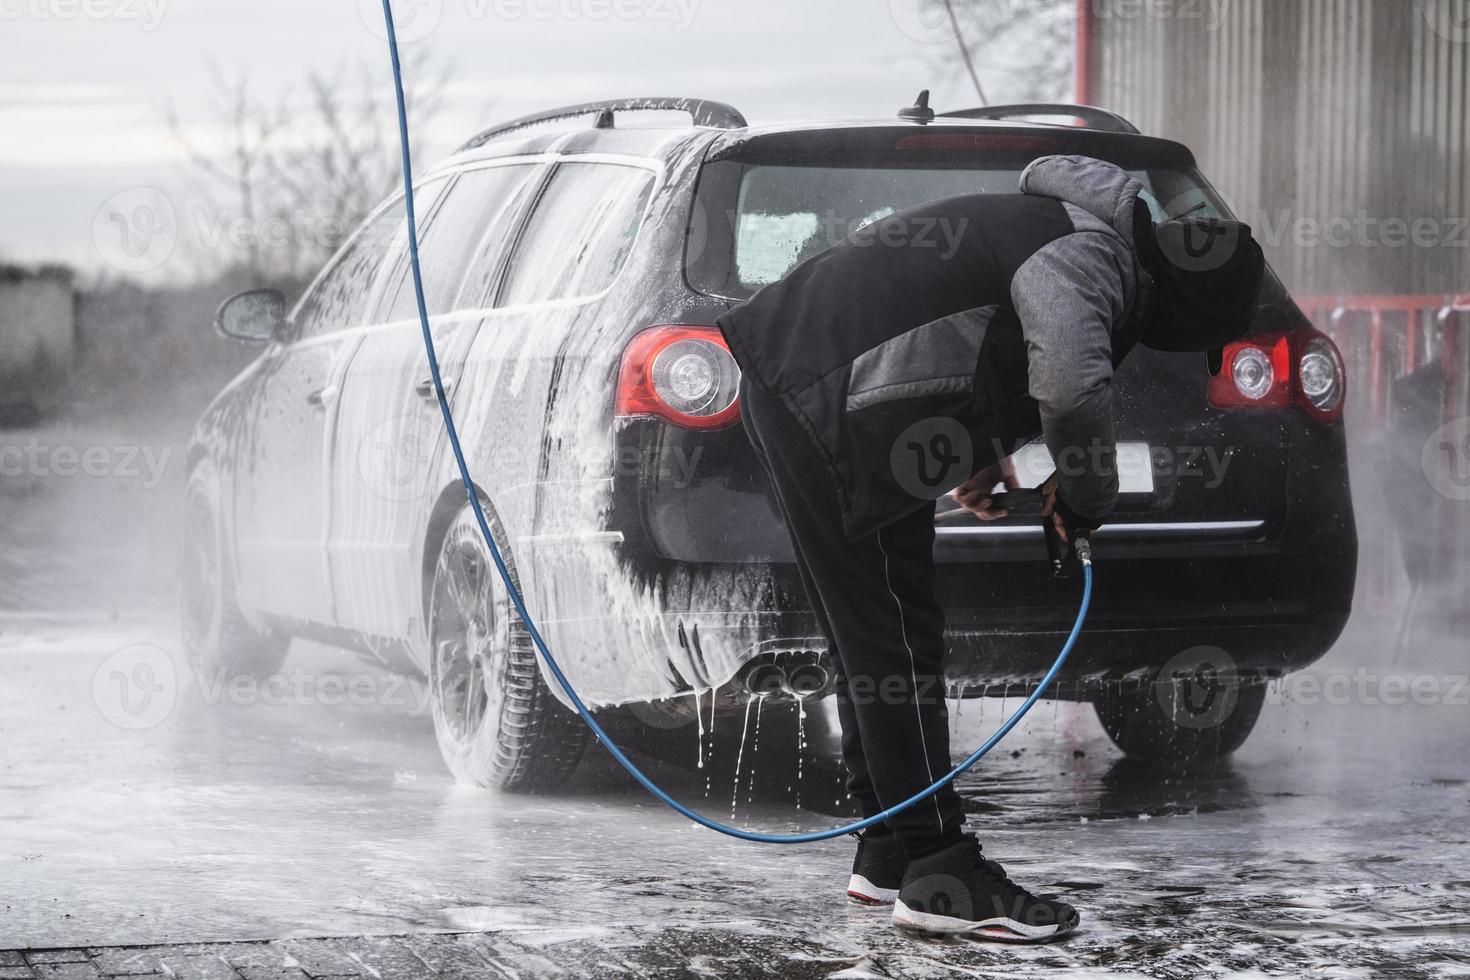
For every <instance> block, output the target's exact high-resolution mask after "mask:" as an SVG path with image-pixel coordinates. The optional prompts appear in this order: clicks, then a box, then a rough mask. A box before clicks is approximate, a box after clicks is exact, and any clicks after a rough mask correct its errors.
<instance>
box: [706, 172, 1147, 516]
mask: <svg viewBox="0 0 1470 980" xmlns="http://www.w3.org/2000/svg"><path fill="white" fill-rule="evenodd" d="M1141 189H1142V185H1141V184H1140V183H1139V182H1138V181H1137V180H1135V179H1133V178H1132V177H1129V176H1128V174H1127V173H1125V172H1124V171H1123V170H1120V169H1119V168H1118V167H1115V166H1113V165H1112V164H1109V163H1104V162H1102V161H1100V160H1094V159H1091V158H1088V157H1045V158H1043V159H1041V160H1038V161H1036V162H1035V163H1033V164H1032V165H1031V166H1030V167H1029V168H1028V169H1027V170H1026V172H1025V173H1024V174H1023V175H1022V177H1021V191H1022V193H1020V194H989V195H975V196H968V197H958V198H952V199H949V200H945V201H938V202H935V203H932V204H926V205H922V206H920V207H917V208H912V209H909V210H907V211H901V212H898V213H896V214H893V215H889V216H888V217H886V218H883V219H881V220H879V221H877V222H875V223H873V224H872V225H869V226H868V227H866V228H864V229H862V230H860V231H858V232H857V233H855V234H854V235H852V236H850V237H849V238H847V239H846V240H844V241H842V242H840V243H838V244H837V245H836V246H834V247H833V248H831V249H828V250H827V251H825V252H823V253H822V254H820V255H817V256H815V257H813V258H812V259H810V260H808V261H806V262H804V263H802V264H801V265H799V266H797V267H796V268H795V269H793V270H792V271H791V272H790V273H789V274H788V275H787V276H786V277H785V278H784V279H782V280H780V281H779V282H775V283H772V284H771V285H769V286H767V287H765V288H764V289H762V290H761V291H760V292H758V293H757V294H756V295H755V296H754V297H752V298H751V299H750V300H749V301H748V302H746V303H744V304H742V305H741V306H739V307H736V308H735V309H733V310H731V311H730V312H729V313H727V314H726V315H725V316H723V317H721V318H720V320H719V326H720V329H721V330H722V331H723V333H724V335H725V339H726V341H727V342H728V343H729V345H730V350H731V353H732V354H733V355H734V357H735V360H736V361H737V363H739V365H740V368H741V370H742V371H743V372H744V375H745V380H746V383H748V384H753V385H758V386H760V387H761V388H762V389H764V390H765V391H766V392H767V393H768V394H770V395H771V396H773V397H775V398H777V399H779V400H780V402H781V404H782V405H784V406H785V408H786V410H787V411H789V412H790V413H791V414H792V415H793V416H794V417H795V418H796V420H797V421H798V422H799V423H800V425H801V426H802V428H803V429H804V430H805V431H806V433H807V435H808V436H809V437H810V438H811V441H812V450H813V451H814V452H816V453H818V454H819V455H820V456H821V458H822V460H823V461H824V462H825V463H826V465H827V468H828V470H829V471H830V472H831V474H832V477H833V479H834V480H835V481H836V484H837V489H838V494H839V497H840V499H841V502H842V508H843V520H844V524H845V527H846V530H847V532H848V534H849V535H852V536H857V535H861V534H865V533H869V532H872V531H874V530H877V529H878V528H881V527H883V526H884V525H886V524H888V523H890V522H892V521H894V520H896V519H898V518H899V517H902V516H904V515H906V514H908V513H911V512H912V511H913V510H914V509H916V508H918V507H921V506H924V505H925V504H926V503H927V502H928V501H930V500H933V499H935V498H937V497H939V496H940V495H942V494H944V493H946V492H948V491H949V490H951V489H953V488H954V487H956V486H958V485H959V484H960V483H962V482H964V481H965V480H966V479H968V478H969V477H970V476H971V475H973V474H974V472H975V471H976V470H978V469H980V468H981V467H983V466H986V465H988V464H990V463H992V462H994V461H995V459H997V458H998V457H1000V456H1004V455H1007V454H1009V453H1011V452H1014V451H1015V449H1017V448H1019V446H1020V445H1022V444H1023V443H1025V442H1027V441H1029V440H1031V439H1034V438H1035V437H1036V436H1037V435H1042V436H1043V437H1044V438H1045V440H1046V444H1047V447H1048V448H1049V449H1050V450H1051V453H1052V456H1053V458H1054V459H1055V460H1056V461H1057V464H1058V470H1059V472H1060V474H1061V477H1062V481H1061V489H1060V492H1059V497H1060V499H1061V500H1062V502H1063V503H1064V505H1065V506H1066V507H1068V508H1069V509H1070V510H1071V511H1073V512H1074V513H1076V514H1078V515H1081V516H1083V517H1088V518H1099V519H1100V518H1102V517H1105V516H1107V514H1109V513H1110V512H1111V511H1112V509H1113V505H1114V502H1115V499H1116V496H1117V473H1116V467H1115V465H1114V434H1113V410H1112V376H1113V369H1114V368H1115V367H1116V366H1117V364H1119V363H1121V361H1122V358H1123V356H1124V355H1125V354H1126V353H1127V352H1128V350H1130V349H1131V348H1132V346H1133V344H1134V343H1135V342H1136V341H1137V339H1138V335H1139V333H1140V332H1141V330H1142V326H1143V319H1144V317H1143V309H1144V307H1145V306H1146V305H1147V303H1146V299H1147V297H1146V292H1147V288H1148V287H1147V283H1148V278H1147V276H1145V275H1143V274H1142V270H1141V267H1140V262H1139V256H1138V251H1137V249H1136V247H1135V244H1134V243H1135V239H1137V240H1142V239H1143V237H1144V236H1145V234H1147V235H1150V236H1151V234H1152V226H1151V225H1150V224H1149V215H1148V209H1147V206H1146V205H1145V204H1144V203H1143V202H1141V201H1139V200H1138V195H1139V192H1140V191H1141ZM941 222H944V223H947V225H944V226H943V228H944V234H936V233H935V229H936V227H939V225H938V223H941ZM955 238H958V241H959V245H958V248H953V247H945V246H944V245H943V244H941V243H948V242H950V241H952V240H954V239H955Z"/></svg>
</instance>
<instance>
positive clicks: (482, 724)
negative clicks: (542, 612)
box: [429, 504, 587, 790]
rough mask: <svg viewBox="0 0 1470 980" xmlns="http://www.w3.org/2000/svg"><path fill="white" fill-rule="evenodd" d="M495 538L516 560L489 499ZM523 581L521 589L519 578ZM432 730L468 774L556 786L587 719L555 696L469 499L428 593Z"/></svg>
mask: <svg viewBox="0 0 1470 980" xmlns="http://www.w3.org/2000/svg"><path fill="white" fill-rule="evenodd" d="M486 517H487V519H489V521H490V524H491V528H492V530H493V531H494V533H495V535H496V538H495V543H496V546H497V547H498V548H499V549H500V553H501V556H502V557H503V558H504V559H505V562H506V566H507V568H509V569H510V571H511V575H512V578H513V580H515V579H514V576H515V565H514V563H513V561H512V558H511V555H510V552H509V551H508V549H507V548H506V544H505V540H504V536H503V535H502V534H501V533H500V530H499V523H498V522H497V521H496V520H495V519H494V517H493V516H492V514H491V513H490V511H489V508H488V506H487V507H486ZM515 581H517V587H518V588H519V580H515ZM429 691H430V702H431V705H432V708H433V714H434V731H435V734H436V735H437V736H438V739H439V749H440V751H441V752H442V753H443V755H444V761H445V763H447V764H448V766H449V770H450V772H452V773H453V774H454V777H455V779H457V780H459V781H460V782H463V783H471V784H474V785H477V786H486V787H491V788H495V789H507V790H537V789H547V788H552V787H555V786H558V785H560V784H562V783H563V781H564V780H565V779H566V778H567V777H568V776H569V775H570V774H571V772H572V770H573V769H575V768H576V766H577V762H578V761H579V760H580V759H581V757H582V750H583V748H584V747H585V746H586V744H587V726H586V725H585V724H584V723H583V722H582V719H581V718H579V717H578V716H577V715H576V714H575V713H573V712H572V711H570V710H568V709H567V708H565V707H563V706H562V704H561V703H560V702H558V701H557V700H556V698H555V697H554V696H553V695H552V693H551V689H550V688H549V687H547V686H546V681H545V680H544V679H543V678H542V676H541V668H540V665H539V664H537V662H536V650H535V648H534V646H533V645H532V641H531V635H530V633H529V632H528V631H527V630H526V627H525V624H524V623H522V622H521V620H520V617H519V616H518V615H517V614H516V611H515V608H514V606H512V605H511V602H510V594H509V593H508V592H507V591H506V588H505V583H504V582H503V581H502V580H501V578H500V572H499V571H498V570H497V569H496V567H495V562H494V560H493V559H492V558H491V556H490V551H489V549H488V548H487V547H486V545H485V540H484V538H483V536H482V535H481V532H480V525H479V522H478V521H477V520H476V519H475V514H474V511H473V510H472V509H471V508H470V507H469V505H468V504H466V505H465V507H464V508H463V509H462V510H461V511H460V512H459V515H458V516H457V517H456V518H455V520H454V523H453V524H451V525H450V527H449V530H448V532H447V533H446V534H445V535H444V540H443V542H442V543H441V544H440V546H439V557H438V560H437V561H436V562H435V564H434V577H433V581H432V583H431V585H430V599H429Z"/></svg>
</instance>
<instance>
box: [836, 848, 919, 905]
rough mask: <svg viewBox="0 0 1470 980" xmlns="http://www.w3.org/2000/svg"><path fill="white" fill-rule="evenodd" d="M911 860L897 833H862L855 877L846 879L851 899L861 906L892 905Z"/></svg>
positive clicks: (853, 862) (854, 860)
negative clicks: (899, 841)
mask: <svg viewBox="0 0 1470 980" xmlns="http://www.w3.org/2000/svg"><path fill="white" fill-rule="evenodd" d="M908 863H909V862H908V858H907V857H905V856H904V853H903V847H902V845H900V844H899V843H898V837H897V836H896V835H894V834H883V835H882V836H880V837H869V836H868V835H866V834H863V835H860V836H859V837H858V849H857V856H856V857H854V858H853V859H852V877H851V878H849V879H847V898H848V900H849V901H852V902H856V903H857V904H859V905H892V904H893V900H894V899H896V898H898V886H899V885H901V884H903V872H904V869H905V868H906V867H908Z"/></svg>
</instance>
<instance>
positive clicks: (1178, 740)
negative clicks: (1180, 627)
mask: <svg viewBox="0 0 1470 980" xmlns="http://www.w3.org/2000/svg"><path fill="white" fill-rule="evenodd" d="M1265 701H1266V686H1265V684H1263V683H1261V682H1260V680H1259V679H1258V678H1254V677H1251V676H1247V675H1241V674H1239V673H1237V672H1236V671H1235V669H1234V664H1233V662H1231V660H1230V658H1229V656H1228V655H1226V654H1225V653H1224V651H1221V650H1218V649H1216V648H1214V647H1195V648H1193V649H1191V650H1186V651H1184V652H1183V653H1181V654H1179V655H1178V656H1176V657H1174V658H1173V659H1172V660H1170V661H1169V663H1168V664H1166V665H1165V667H1164V669H1163V670H1161V671H1160V672H1159V673H1157V674H1155V675H1154V676H1153V677H1152V678H1150V679H1149V680H1147V681H1145V682H1143V683H1137V684H1130V685H1125V686H1121V687H1117V688H1110V689H1107V690H1105V691H1104V692H1103V693H1102V694H1100V695H1098V696H1097V697H1096V698H1094V700H1093V708H1094V709H1095V710H1096V711H1097V717H1098V720H1099V721H1100V722H1102V726H1103V729H1104V730H1105V731H1106V732H1107V733H1108V737H1109V738H1111V739H1112V740H1113V743H1114V744H1115V745H1117V746H1118V748H1120V749H1122V750H1123V752H1124V753H1125V754H1127V755H1128V757H1129V758H1133V759H1141V760H1145V761H1148V762H1154V763H1169V764H1178V765H1188V764H1192V763H1196V764H1197V763H1208V762H1212V761H1215V760H1218V759H1223V758H1225V757H1226V756H1228V755H1230V754H1231V753H1232V752H1234V751H1235V750H1236V749H1238V748H1240V746H1241V745H1242V744H1244V742H1245V740H1246V739H1247V738H1248V737H1249V736H1250V733H1251V730H1252V729H1253V728H1255V725H1256V720H1257V719H1258V718H1260V716H1261V707H1262V705H1264V704H1265Z"/></svg>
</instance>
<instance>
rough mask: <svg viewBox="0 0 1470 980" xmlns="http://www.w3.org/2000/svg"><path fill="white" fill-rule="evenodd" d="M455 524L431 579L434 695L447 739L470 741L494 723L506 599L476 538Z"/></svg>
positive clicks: (505, 647) (505, 642) (505, 640)
mask: <svg viewBox="0 0 1470 980" xmlns="http://www.w3.org/2000/svg"><path fill="white" fill-rule="evenodd" d="M465 530H466V529H464V528H462V527H457V528H456V529H455V532H452V533H451V534H450V538H449V540H448V541H447V542H446V545H445V548H444V550H443V551H442V552H441V554H440V558H439V567H438V569H437V571H436V574H435V577H434V606H433V612H434V620H433V630H434V637H433V655H434V678H435V696H436V699H437V701H438V704H439V707H440V710H441V713H442V715H443V720H444V724H445V727H446V728H447V732H448V735H449V736H450V738H451V740H452V741H453V742H455V743H456V744H458V745H459V746H460V747H462V748H465V747H468V746H470V745H472V744H473V743H474V742H475V741H476V739H477V738H478V737H479V735H480V734H481V732H482V731H483V730H484V729H485V728H486V726H487V724H489V723H495V724H498V723H499V716H500V708H501V706H502V704H503V701H504V697H503V693H502V691H501V689H500V683H499V679H500V676H501V672H502V671H503V670H504V666H505V659H506V657H507V656H508V653H509V645H510V637H509V630H508V628H507V627H508V619H507V616H506V612H507V606H508V602H507V601H506V597H505V589H504V586H503V585H502V584H501V582H500V576H499V573H498V572H497V571H496V569H495V568H494V567H493V566H492V565H491V564H490V563H489V560H488V559H487V557H486V556H485V555H484V553H483V548H482V547H481V546H480V544H479V541H478V537H477V535H478V531H475V535H476V536H471V535H470V534H468V533H464V532H465Z"/></svg>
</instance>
